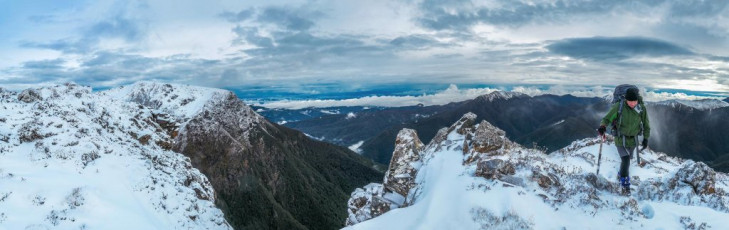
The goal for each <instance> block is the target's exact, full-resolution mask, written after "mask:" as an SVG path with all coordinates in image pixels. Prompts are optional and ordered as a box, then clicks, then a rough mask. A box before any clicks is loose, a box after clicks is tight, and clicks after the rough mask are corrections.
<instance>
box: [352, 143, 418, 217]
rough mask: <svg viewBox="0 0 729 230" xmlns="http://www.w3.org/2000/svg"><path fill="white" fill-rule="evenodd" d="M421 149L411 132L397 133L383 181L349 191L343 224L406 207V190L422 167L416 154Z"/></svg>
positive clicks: (413, 183) (407, 193)
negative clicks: (347, 215)
mask: <svg viewBox="0 0 729 230" xmlns="http://www.w3.org/2000/svg"><path fill="white" fill-rule="evenodd" d="M423 147H424V145H423V142H421V141H420V138H418V134H417V133H416V132H415V130H412V129H402V130H400V132H399V133H398V134H397V138H396V140H395V151H393V154H392V160H391V161H390V167H389V168H388V170H387V172H386V173H385V178H384V182H383V183H382V184H378V183H371V184H369V185H367V186H365V187H364V188H358V189H357V190H355V191H354V192H352V194H351V197H350V199H349V201H348V206H349V209H348V213H349V217H348V218H347V221H346V225H353V224H356V223H359V222H361V221H365V220H368V219H371V218H374V217H377V216H379V215H382V214H383V213H385V212H387V211H390V210H391V209H395V208H400V207H405V206H407V205H408V200H407V197H408V196H409V195H411V193H410V191H411V189H412V188H413V187H414V186H415V175H416V174H417V172H418V169H419V168H420V165H421V164H422V163H421V159H420V152H421V151H422V149H423Z"/></svg>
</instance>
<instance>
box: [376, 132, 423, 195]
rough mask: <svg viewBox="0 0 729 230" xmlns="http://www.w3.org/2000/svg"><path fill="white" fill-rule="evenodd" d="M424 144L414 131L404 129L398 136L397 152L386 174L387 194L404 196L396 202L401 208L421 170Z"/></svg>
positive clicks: (385, 185)
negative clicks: (421, 152) (416, 175)
mask: <svg viewBox="0 0 729 230" xmlns="http://www.w3.org/2000/svg"><path fill="white" fill-rule="evenodd" d="M423 146H424V145H423V142H421V141H420V138H418V134H417V133H416V132H415V130H413V129H403V130H400V132H399V133H398V134H397V139H396V140H395V151H393V153H392V160H391V161H390V162H392V163H390V167H389V168H388V170H387V172H386V173H385V180H384V184H383V185H384V189H385V191H384V192H385V193H392V192H394V193H396V195H399V196H402V199H397V200H395V201H394V202H395V203H396V204H397V205H399V206H401V205H403V201H404V200H405V199H404V198H405V197H407V196H408V193H409V192H410V189H411V188H413V186H415V174H416V173H417V172H418V169H419V168H420V164H421V162H420V151H422V149H423Z"/></svg>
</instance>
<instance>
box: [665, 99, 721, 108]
mask: <svg viewBox="0 0 729 230" xmlns="http://www.w3.org/2000/svg"><path fill="white" fill-rule="evenodd" d="M655 104H658V105H667V106H671V107H679V106H686V107H690V108H694V109H698V110H713V109H718V108H723V107H729V102H726V101H720V100H717V99H701V100H678V99H676V100H667V101H661V102H656V103H655Z"/></svg>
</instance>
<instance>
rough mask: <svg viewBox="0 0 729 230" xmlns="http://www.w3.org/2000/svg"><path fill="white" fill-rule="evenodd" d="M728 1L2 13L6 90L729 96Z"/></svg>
mask: <svg viewBox="0 0 729 230" xmlns="http://www.w3.org/2000/svg"><path fill="white" fill-rule="evenodd" d="M727 4H728V3H727V2H726V1H679V0H652V1H628V0H618V1H597V0H594V1H577V0H564V1H562V0H560V1H508V2H506V1H470V0H458V1H435V0H419V1H410V0H403V1H385V0H374V1H354V2H352V1H308V0H276V1H219V2H216V3H215V4H211V3H207V2H199V1H146V0H138V1H112V0H106V1H94V2H85V3H84V2H49V3H47V4H42V3H40V4H29V3H24V2H5V3H2V7H0V8H2V9H1V10H0V29H2V31H12V33H9V34H3V35H0V49H2V50H3V52H2V53H0V85H2V86H3V87H4V88H11V89H12V88H24V87H28V86H32V85H36V84H39V83H49V82H66V81H75V82H78V83H81V84H86V85H91V86H93V87H96V88H105V87H113V86H117V85H120V84H127V83H129V82H133V81H137V80H143V79H144V80H160V81H166V82H176V83H187V84H194V85H203V86H212V87H226V88H256V87H259V88H260V87H274V88H283V89H286V90H289V91H311V89H308V88H306V86H307V85H313V84H319V83H326V84H332V85H337V86H339V87H347V88H356V87H359V88H360V90H371V88H368V87H374V86H376V85H386V84H408V83H413V84H433V83H440V84H451V83H453V84H547V85H584V86H595V85H603V86H610V85H617V84H621V83H633V84H637V85H640V86H642V87H649V88H665V89H683V90H693V91H712V92H727V91H729V39H727V38H728V37H729V17H726V16H725V15H729V7H727ZM9 9H13V10H9Z"/></svg>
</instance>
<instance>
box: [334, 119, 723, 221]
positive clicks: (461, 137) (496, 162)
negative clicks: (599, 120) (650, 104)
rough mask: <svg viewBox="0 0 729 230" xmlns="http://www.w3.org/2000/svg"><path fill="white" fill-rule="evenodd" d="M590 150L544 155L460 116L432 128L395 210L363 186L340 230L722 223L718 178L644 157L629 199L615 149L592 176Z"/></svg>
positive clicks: (382, 193) (593, 144)
mask: <svg viewBox="0 0 729 230" xmlns="http://www.w3.org/2000/svg"><path fill="white" fill-rule="evenodd" d="M410 136H412V135H410ZM599 148H600V142H599V141H598V140H597V139H584V140H578V141H575V142H574V143H572V144H571V145H570V146H568V147H565V148H564V149H561V150H559V151H555V152H553V153H551V154H549V155H547V154H545V153H544V152H541V151H538V150H534V149H527V148H524V147H522V146H519V145H518V144H515V143H513V142H511V141H509V140H508V139H507V138H506V137H505V135H504V132H503V131H502V130H500V129H498V128H496V127H493V126H491V125H490V124H489V123H488V122H485V121H483V122H481V123H479V124H475V116H474V115H473V114H467V115H464V117H463V118H461V119H460V120H459V121H457V122H456V123H455V124H454V125H452V126H451V127H448V128H443V129H441V130H440V131H439V132H438V134H437V135H436V137H435V138H433V141H431V143H429V144H428V145H427V146H426V147H425V148H424V149H423V150H422V151H420V152H419V154H418V156H419V158H418V159H417V160H412V161H411V162H409V163H413V164H414V165H418V166H419V167H417V172H416V173H415V174H416V176H415V177H414V178H412V179H411V180H412V182H413V183H415V185H414V186H413V187H411V188H410V189H409V190H408V196H407V197H406V200H405V202H404V203H406V204H408V205H406V206H399V205H397V204H396V203H394V202H392V200H391V199H388V195H387V194H388V191H387V189H385V187H387V185H382V184H376V183H373V184H370V185H368V186H365V187H364V188H362V189H357V190H356V191H354V192H353V193H352V198H351V199H350V201H349V209H350V216H349V218H348V219H347V223H348V225H351V226H349V227H348V228H349V229H492V228H496V229H565V228H566V229H588V228H589V229H644V228H650V229H654V228H658V229H686V228H689V229H703V228H707V227H718V226H725V225H726V224H727V221H726V220H727V217H729V200H728V199H727V191H729V178H728V177H727V175H726V174H724V173H720V172H715V171H714V170H713V169H711V168H710V167H708V166H707V165H706V164H704V163H701V162H694V161H691V160H683V159H679V158H674V157H670V156H667V155H666V154H663V153H658V152H653V151H651V150H646V151H644V152H643V153H642V154H641V157H642V158H643V160H645V161H646V162H647V165H646V166H645V167H638V166H637V165H636V164H635V162H632V165H631V169H630V172H631V182H632V188H633V194H632V195H631V196H623V195H620V193H619V184H618V182H617V171H618V165H619V164H620V159H619V157H618V154H617V150H616V147H615V146H614V145H613V142H612V141H611V140H608V142H607V143H604V144H603V146H602V163H601V170H600V174H599V175H596V174H595V170H596V167H597V158H598V150H599ZM405 156H409V155H405ZM410 158H411V159H414V158H412V157H410ZM404 159H406V158H404ZM405 161H407V160H405ZM392 162H398V163H397V164H396V165H395V166H393V165H391V166H390V169H391V170H392V168H393V167H402V165H407V163H408V162H399V161H396V160H395V159H393V161H392ZM387 182H388V180H387V179H385V183H387Z"/></svg>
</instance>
